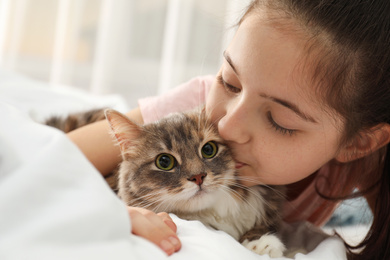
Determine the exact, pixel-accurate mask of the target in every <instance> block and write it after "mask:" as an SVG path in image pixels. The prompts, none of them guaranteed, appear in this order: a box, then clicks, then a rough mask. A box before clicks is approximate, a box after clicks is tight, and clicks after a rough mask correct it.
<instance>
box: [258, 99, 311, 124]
mask: <svg viewBox="0 0 390 260" xmlns="http://www.w3.org/2000/svg"><path fill="white" fill-rule="evenodd" d="M260 96H261V97H264V98H267V99H270V100H272V101H273V102H276V103H278V104H281V105H282V106H284V107H287V108H289V109H290V110H292V111H293V112H294V113H295V114H297V115H298V116H299V117H300V118H302V119H304V120H305V121H308V122H312V123H318V122H317V120H315V119H314V118H313V117H311V116H310V115H308V114H306V113H304V112H302V111H301V110H300V109H299V108H298V106H297V105H295V104H293V103H291V102H289V101H286V100H283V99H280V98H276V97H271V96H268V95H266V94H260Z"/></svg>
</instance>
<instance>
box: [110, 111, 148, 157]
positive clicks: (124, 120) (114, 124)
mask: <svg viewBox="0 0 390 260" xmlns="http://www.w3.org/2000/svg"><path fill="white" fill-rule="evenodd" d="M104 114H105V116H106V119H107V121H108V124H109V125H110V128H111V131H112V133H113V135H114V136H115V138H116V140H117V141H118V144H119V146H120V149H121V151H122V152H123V151H126V150H127V149H128V148H129V147H130V146H131V144H132V143H133V140H135V139H137V138H139V136H140V135H141V133H142V127H141V126H139V125H137V124H136V123H134V122H133V121H131V120H130V119H129V118H128V117H127V116H125V115H123V114H122V113H119V112H118V111H115V110H112V109H107V110H105V111H104Z"/></svg>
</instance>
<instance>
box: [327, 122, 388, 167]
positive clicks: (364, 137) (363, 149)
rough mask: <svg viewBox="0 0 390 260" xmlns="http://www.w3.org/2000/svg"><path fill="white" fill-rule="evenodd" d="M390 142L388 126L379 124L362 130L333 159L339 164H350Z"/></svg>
mask: <svg viewBox="0 0 390 260" xmlns="http://www.w3.org/2000/svg"><path fill="white" fill-rule="evenodd" d="M389 142H390V124H386V123H383V124H379V125H377V126H374V127H372V128H370V129H369V130H364V131H362V132H360V133H358V134H357V135H356V137H355V138H354V139H353V140H352V141H351V142H349V143H348V144H347V145H345V146H344V147H343V148H342V149H341V150H340V151H339V153H338V154H337V156H336V157H335V159H336V160H337V161H339V162H343V163H345V162H350V161H353V160H356V159H359V158H362V157H364V156H366V155H368V154H370V153H372V152H375V151H377V150H378V149H380V148H382V147H383V146H385V145H387V144H388V143H389Z"/></svg>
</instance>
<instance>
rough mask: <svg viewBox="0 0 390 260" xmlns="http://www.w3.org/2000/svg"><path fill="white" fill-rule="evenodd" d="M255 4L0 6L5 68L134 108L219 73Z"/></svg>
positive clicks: (143, 0) (109, 1)
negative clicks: (122, 100) (115, 97)
mask: <svg viewBox="0 0 390 260" xmlns="http://www.w3.org/2000/svg"><path fill="white" fill-rule="evenodd" d="M249 1H250V0H212V1H211V0H0V68H3V69H8V70H13V71H16V72H20V73H22V74H25V75H28V76H31V77H34V78H36V79H39V80H43V81H47V82H49V83H50V84H51V86H53V87H61V86H63V85H70V86H75V87H78V88H82V89H85V90H88V91H91V92H92V93H95V94H106V93H121V94H123V95H124V96H125V97H126V99H127V101H128V102H129V103H130V104H135V101H136V100H137V99H138V98H140V97H143V96H147V95H154V94H158V93H162V92H165V91H167V90H168V89H170V88H172V87H174V86H176V85H178V84H180V83H182V82H184V81H186V80H188V79H190V78H192V77H194V76H198V75H204V74H215V73H216V72H217V70H218V67H219V65H220V63H221V60H222V58H221V56H222V51H223V50H224V48H226V45H227V42H228V41H229V40H230V38H231V37H232V33H233V31H234V24H235V23H236V22H237V21H238V19H239V17H240V16H241V15H242V13H243V11H244V9H245V7H246V5H247V4H248V2H249Z"/></svg>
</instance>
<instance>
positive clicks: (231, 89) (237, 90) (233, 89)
mask: <svg viewBox="0 0 390 260" xmlns="http://www.w3.org/2000/svg"><path fill="white" fill-rule="evenodd" d="M217 81H218V83H219V84H221V85H222V86H224V87H225V89H226V91H229V92H231V93H234V94H237V93H240V92H241V89H240V88H237V87H235V86H233V85H230V84H229V83H227V82H226V81H225V80H224V79H223V77H222V75H218V76H217Z"/></svg>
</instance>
